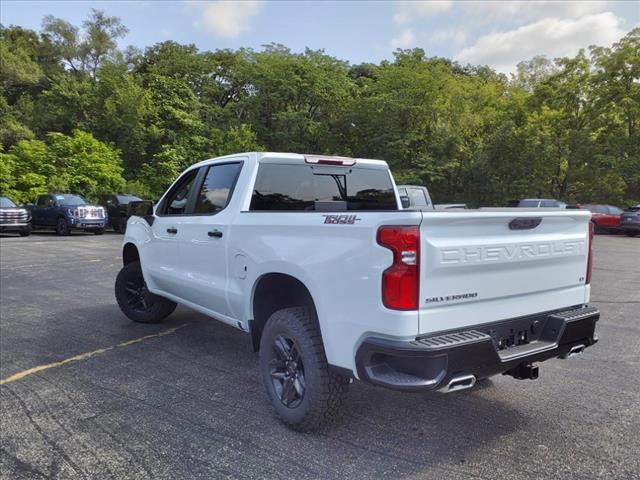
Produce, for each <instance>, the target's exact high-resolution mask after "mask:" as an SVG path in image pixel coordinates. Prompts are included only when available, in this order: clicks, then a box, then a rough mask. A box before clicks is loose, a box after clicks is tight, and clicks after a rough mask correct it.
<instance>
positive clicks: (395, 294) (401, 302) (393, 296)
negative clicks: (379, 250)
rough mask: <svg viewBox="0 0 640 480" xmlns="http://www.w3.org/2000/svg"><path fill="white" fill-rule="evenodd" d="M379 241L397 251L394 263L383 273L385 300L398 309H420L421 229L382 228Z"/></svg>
mask: <svg viewBox="0 0 640 480" xmlns="http://www.w3.org/2000/svg"><path fill="white" fill-rule="evenodd" d="M378 243H379V244H380V245H382V246H383V247H385V248H388V249H389V250H391V251H392V252H393V264H392V265H391V266H390V267H389V268H387V269H386V270H385V271H384V272H383V273H382V303H384V306H385V307H387V308H391V309H394V310H416V309H417V308H418V304H419V302H418V298H419V295H420V228H419V227H417V226H384V227H380V228H379V229H378Z"/></svg>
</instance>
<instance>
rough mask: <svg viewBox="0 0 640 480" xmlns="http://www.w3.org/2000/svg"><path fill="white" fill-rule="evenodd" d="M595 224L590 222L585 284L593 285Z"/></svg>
mask: <svg viewBox="0 0 640 480" xmlns="http://www.w3.org/2000/svg"><path fill="white" fill-rule="evenodd" d="M594 233H595V232H594V225H593V222H589V246H588V250H587V279H586V281H585V284H587V285H589V284H590V283H591V271H592V270H593V234H594Z"/></svg>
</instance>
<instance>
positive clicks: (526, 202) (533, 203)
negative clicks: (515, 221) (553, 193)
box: [518, 200, 540, 208]
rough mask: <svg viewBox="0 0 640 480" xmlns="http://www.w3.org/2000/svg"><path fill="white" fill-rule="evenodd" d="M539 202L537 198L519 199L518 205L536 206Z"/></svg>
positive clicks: (525, 206) (522, 206)
mask: <svg viewBox="0 0 640 480" xmlns="http://www.w3.org/2000/svg"><path fill="white" fill-rule="evenodd" d="M538 205H540V202H539V201H538V200H521V201H520V204H519V205H518V206H519V207H521V208H538Z"/></svg>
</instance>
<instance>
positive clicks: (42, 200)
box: [36, 195, 50, 207]
mask: <svg viewBox="0 0 640 480" xmlns="http://www.w3.org/2000/svg"><path fill="white" fill-rule="evenodd" d="M49 198H50V197H49V195H40V196H39V197H38V201H37V202H36V205H38V206H39V207H44V206H46V205H47V204H48V203H49Z"/></svg>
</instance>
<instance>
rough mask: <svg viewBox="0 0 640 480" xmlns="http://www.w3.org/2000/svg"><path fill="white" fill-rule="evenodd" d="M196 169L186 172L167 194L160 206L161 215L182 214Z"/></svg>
mask: <svg viewBox="0 0 640 480" xmlns="http://www.w3.org/2000/svg"><path fill="white" fill-rule="evenodd" d="M197 174H198V170H197V169H194V170H191V171H189V172H187V173H186V174H185V175H183V176H182V178H181V179H180V180H179V181H178V183H177V184H175V185H174V186H173V188H172V189H171V190H170V191H169V193H168V194H167V196H166V198H165V200H164V202H163V204H162V208H161V215H184V214H185V213H186V210H187V203H188V202H189V193H191V189H192V188H193V183H194V182H195V180H196V175H197Z"/></svg>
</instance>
